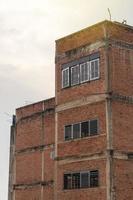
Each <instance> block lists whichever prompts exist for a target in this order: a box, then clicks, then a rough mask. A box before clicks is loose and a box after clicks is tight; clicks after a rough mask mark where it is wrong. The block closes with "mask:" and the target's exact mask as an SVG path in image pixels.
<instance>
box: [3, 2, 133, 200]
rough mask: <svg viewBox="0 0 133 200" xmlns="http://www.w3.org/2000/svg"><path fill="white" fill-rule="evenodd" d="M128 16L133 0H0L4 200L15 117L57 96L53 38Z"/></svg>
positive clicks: (131, 17) (131, 19)
mask: <svg viewBox="0 0 133 200" xmlns="http://www.w3.org/2000/svg"><path fill="white" fill-rule="evenodd" d="M107 8H110V10H111V15H112V20H113V21H119V22H122V21H123V19H126V20H127V23H128V24H129V25H133V12H132V8H133V1H132V0H93V1H92V0H12V1H11V0H0V200H7V190H8V159H9V158H8V156H9V137H10V130H9V129H10V124H11V115H12V114H13V113H14V112H15V108H16V107H19V106H23V105H25V104H26V103H27V102H29V103H31V102H35V101H40V100H42V99H45V98H49V97H51V96H54V85H55V82H54V54H55V42H54V41H55V40H56V39H58V38H60V37H63V36H65V35H67V34H71V33H72V32H75V31H78V30H80V29H82V28H85V27H88V26H90V25H92V24H95V23H97V22H99V21H102V20H105V19H109V14H108V11H107Z"/></svg>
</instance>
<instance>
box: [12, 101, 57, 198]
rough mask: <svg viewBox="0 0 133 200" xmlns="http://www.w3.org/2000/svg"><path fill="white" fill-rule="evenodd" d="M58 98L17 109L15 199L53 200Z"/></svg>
mask: <svg viewBox="0 0 133 200" xmlns="http://www.w3.org/2000/svg"><path fill="white" fill-rule="evenodd" d="M54 109H55V102H54V99H50V100H47V101H42V102H39V103H36V104H33V105H29V106H26V107H22V108H19V109H17V113H16V115H17V124H16V159H15V163H16V166H15V169H16V173H15V177H16V180H15V186H14V187H15V199H17V200H19V199H20V200H25V199H29V200H43V199H47V200H51V199H52V198H53V181H54V169H53V166H54V161H53V159H52V157H51V153H52V152H53V151H54V135H55V123H54V121H55V113H54Z"/></svg>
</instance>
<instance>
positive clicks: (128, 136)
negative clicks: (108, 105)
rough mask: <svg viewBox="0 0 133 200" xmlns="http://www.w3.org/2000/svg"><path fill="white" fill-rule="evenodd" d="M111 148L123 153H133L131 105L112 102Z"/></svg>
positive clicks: (132, 115)
mask: <svg viewBox="0 0 133 200" xmlns="http://www.w3.org/2000/svg"><path fill="white" fill-rule="evenodd" d="M112 109H113V110H112V118H113V119H112V120H113V146H114V149H115V150H119V151H123V152H126V151H127V152H132V151H133V120H132V119H133V106H132V104H127V103H121V102H113V103H112Z"/></svg>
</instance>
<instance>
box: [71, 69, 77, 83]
mask: <svg viewBox="0 0 133 200" xmlns="http://www.w3.org/2000/svg"><path fill="white" fill-rule="evenodd" d="M77 84H79V65H76V66H73V67H71V85H77Z"/></svg>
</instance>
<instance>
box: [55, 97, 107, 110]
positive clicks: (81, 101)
mask: <svg viewBox="0 0 133 200" xmlns="http://www.w3.org/2000/svg"><path fill="white" fill-rule="evenodd" d="M108 97H109V95H108V94H95V95H89V96H87V97H83V98H81V99H78V100H74V101H70V102H68V103H64V104H61V105H59V106H57V107H56V109H55V112H61V111H64V110H67V109H71V108H76V107H80V106H84V105H87V104H94V103H97V102H102V101H105V100H106V99H107V98H108Z"/></svg>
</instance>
